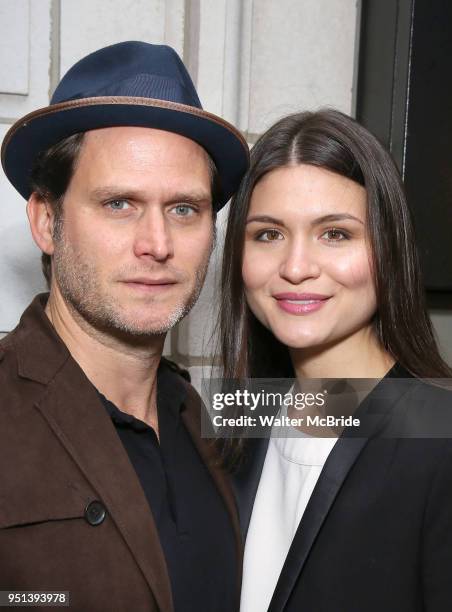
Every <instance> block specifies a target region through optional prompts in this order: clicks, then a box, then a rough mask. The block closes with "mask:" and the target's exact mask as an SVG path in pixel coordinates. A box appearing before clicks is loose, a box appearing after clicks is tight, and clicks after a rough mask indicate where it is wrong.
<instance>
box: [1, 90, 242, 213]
mask: <svg viewBox="0 0 452 612" xmlns="http://www.w3.org/2000/svg"><path fill="white" fill-rule="evenodd" d="M116 126H135V127H149V128H157V129H161V130H165V131H168V132H174V133H176V134H180V135H182V136H185V137H187V138H190V139H191V140H194V141H195V142H197V143H198V144H199V145H201V146H202V147H203V148H204V149H205V150H206V151H207V152H208V153H209V155H210V156H211V157H212V159H213V161H214V163H215V165H216V167H217V170H218V174H219V176H220V183H221V185H220V187H221V193H220V198H219V201H217V202H215V208H216V209H217V210H219V209H220V208H221V207H222V206H224V205H225V204H226V202H227V201H228V200H229V198H230V197H231V196H232V195H233V194H234V193H235V192H236V191H237V188H238V186H239V184H240V181H241V179H242V176H243V174H244V173H245V172H246V170H247V168H248V164H249V152H248V146H247V144H246V141H245V139H244V138H243V136H242V135H241V134H240V132H239V131H238V130H236V129H235V128H234V127H233V126H232V125H231V124H229V123H227V122H226V121H224V120H223V119H221V118H220V117H217V116H216V115H213V114H211V113H208V112H207V111H204V110H202V109H198V108H195V107H192V106H186V105H184V104H178V103H176V102H166V101H163V100H154V99H150V98H135V97H125V96H118V97H96V98H84V99H79V100H72V101H69V102H61V103H59V104H54V105H50V106H47V107H45V108H42V109H40V110H37V111H34V112H33V113H30V114H29V115H26V116H25V117H24V118H23V119H21V120H20V121H18V122H16V123H15V124H14V125H13V126H12V127H11V128H10V130H9V131H8V133H7V134H6V136H5V138H4V141H3V144H2V151H1V161H2V166H3V169H4V171H5V174H6V176H7V177H8V179H9V180H10V181H11V183H12V184H13V185H14V187H15V188H16V189H17V191H18V192H19V193H20V194H21V195H22V196H23V197H24V198H25V199H28V198H29V197H30V195H31V187H30V174H31V170H32V167H33V163H34V160H35V159H36V157H37V155H38V154H39V153H40V152H41V151H45V150H46V149H47V148H48V147H50V146H52V145H54V144H56V143H57V142H59V141H60V140H63V139H64V138H66V137H67V136H70V135H71V134H76V133H77V132H86V131H88V130H94V129H99V128H106V127H116Z"/></svg>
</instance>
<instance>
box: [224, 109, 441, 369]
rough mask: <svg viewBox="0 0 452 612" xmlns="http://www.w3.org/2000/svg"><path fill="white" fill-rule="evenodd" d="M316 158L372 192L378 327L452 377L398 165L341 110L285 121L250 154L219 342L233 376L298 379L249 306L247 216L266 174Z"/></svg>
mask: <svg viewBox="0 0 452 612" xmlns="http://www.w3.org/2000/svg"><path fill="white" fill-rule="evenodd" d="M296 164H310V165H313V166H317V167H319V168H325V169H327V170H330V171H333V172H336V173H337V174H339V175H341V176H344V177H346V178H348V179H351V180H352V181H355V182H356V183H358V184H359V185H362V186H364V187H365V189H366V193H367V231H368V235H369V240H370V246H371V254H372V261H373V270H374V282H375V290H376V297H377V312H376V314H375V317H374V326H375V333H376V335H377V337H378V338H379V340H380V342H381V345H382V346H383V347H384V348H385V349H386V350H387V351H388V353H390V354H391V355H392V356H393V358H394V359H395V360H396V361H398V362H399V363H400V364H401V365H402V366H403V367H404V368H406V369H407V370H408V371H410V372H411V373H412V374H413V375H415V376H418V377H425V378H436V377H438V378H443V377H450V376H452V370H451V369H450V368H449V367H448V366H447V364H446V363H445V362H444V361H443V359H442V358H441V356H440V354H439V351H438V347H437V345H436V341H435V338H434V334H433V330H432V325H431V322H430V319H429V317H428V314H427V310H426V305H425V295H424V288H423V284H422V280H421V273H420V266H419V261H418V255H417V250H416V245H415V238H414V230H413V225H412V221H411V215H410V212H409V210H408V206H407V203H406V199H405V195H404V190H403V186H402V182H401V178H400V175H399V172H398V170H397V168H396V166H395V164H394V162H393V160H392V158H391V156H390V155H389V153H388V152H387V151H386V150H385V149H384V148H383V147H382V145H381V144H380V143H379V142H378V140H377V139H376V138H375V137H374V136H373V135H372V134H370V133H369V132H368V131H367V130H366V129H365V128H364V127H362V126H361V125H360V124H359V123H357V122H356V121H355V120H353V119H351V118H350V117H348V116H347V115H344V114H343V113H340V112H339V111H335V110H328V109H327V110H321V111H318V112H305V113H299V114H295V115H291V116H289V117H286V118H284V119H281V120H280V121H278V122H277V123H276V124H275V125H274V126H273V127H271V128H270V129H269V130H268V131H267V132H266V133H265V134H264V135H263V136H262V137H261V138H260V139H259V140H258V142H257V143H256V145H255V146H254V147H253V149H252V151H251V166H250V169H249V171H248V172H247V174H246V175H245V177H244V179H243V181H242V184H241V186H240V189H239V191H238V192H237V194H236V196H235V198H234V200H233V201H232V203H231V208H230V213H229V220H228V225H227V230H226V238H225V248H224V255H223V268H222V279H221V292H222V295H221V310H220V320H219V323H220V325H219V326H220V343H221V353H222V361H223V368H224V378H225V379H244V378H248V377H258V378H265V377H271V378H276V377H285V378H289V377H292V376H293V368H292V364H291V361H290V358H289V352H288V349H287V347H286V346H284V345H283V344H281V343H280V342H279V341H278V340H277V339H276V338H275V337H274V336H273V334H272V333H271V332H269V331H268V330H267V329H266V328H265V327H264V326H263V325H262V324H261V323H260V322H259V321H258V320H257V319H256V317H255V316H254V315H253V313H252V312H251V310H250V309H249V307H248V305H247V303H246V299H245V291H244V286H243V281H242V258H243V248H244V240H245V221H246V218H247V215H248V210H249V206H250V199H251V194H252V192H253V189H254V187H255V186H256V184H257V183H258V182H259V180H260V179H261V178H262V177H263V176H264V175H265V174H267V173H268V172H271V171H272V170H275V169H276V168H280V167H283V166H293V165H296Z"/></svg>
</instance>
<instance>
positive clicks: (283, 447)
mask: <svg viewBox="0 0 452 612" xmlns="http://www.w3.org/2000/svg"><path fill="white" fill-rule="evenodd" d="M278 429H279V428H276V430H275V428H273V429H272V437H271V438H270V440H269V445H268V450H267V455H266V457H265V462H264V466H263V469H262V474H261V479H260V482H259V487H258V489H257V494H256V499H255V502H254V507H253V512H252V515H251V521H250V526H249V530H248V535H247V539H246V544H245V557H244V567H243V587H242V595H241V602H240V611H241V612H265V610H267V609H268V606H269V604H270V601H271V598H272V595H273V591H274V590H275V587H276V583H277V582H278V578H279V575H280V573H281V569H282V567H283V565H284V561H285V559H286V556H287V553H288V552H289V548H290V545H291V543H292V540H293V537H294V535H295V532H296V530H297V527H298V524H299V522H300V519H301V517H302V516H303V512H304V511H305V509H306V506H307V504H308V501H309V498H310V497H311V494H312V491H313V489H314V487H315V484H316V482H317V480H318V478H319V476H320V473H321V471H322V469H323V466H324V464H325V461H326V459H327V457H328V455H329V454H330V452H331V450H332V448H333V446H334V445H335V443H336V440H337V438H314V437H311V436H309V435H307V434H304V433H302V432H299V431H296V430H294V435H295V436H296V437H290V438H288V437H276V436H278ZM286 432H287V430H286ZM279 434H280V435H282V434H281V432H279ZM286 435H287V433H286Z"/></svg>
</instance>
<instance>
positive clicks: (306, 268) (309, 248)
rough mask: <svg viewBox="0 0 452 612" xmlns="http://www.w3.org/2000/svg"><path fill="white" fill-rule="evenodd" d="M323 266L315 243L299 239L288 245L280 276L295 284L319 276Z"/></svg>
mask: <svg viewBox="0 0 452 612" xmlns="http://www.w3.org/2000/svg"><path fill="white" fill-rule="evenodd" d="M320 272H321V266H320V263H319V261H318V255H317V253H316V250H315V247H314V245H309V244H307V242H306V241H301V240H297V241H296V242H293V243H292V244H290V245H289V246H288V249H287V251H286V252H285V256H284V259H283V261H282V263H281V266H280V270H279V273H280V276H281V277H282V278H284V279H285V280H287V281H288V282H289V283H291V284H293V285H298V284H300V283H301V282H302V281H304V280H306V279H308V278H317V277H318V276H319V275H320Z"/></svg>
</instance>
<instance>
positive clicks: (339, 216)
mask: <svg viewBox="0 0 452 612" xmlns="http://www.w3.org/2000/svg"><path fill="white" fill-rule="evenodd" d="M347 220H348V221H358V223H361V225H364V221H361V219H358V217H355V216H353V215H350V214H349V213H333V214H330V215H323V216H322V217H318V218H317V219H314V220H313V221H312V222H311V225H312V226H314V225H321V224H322V223H332V222H333V221H347Z"/></svg>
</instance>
